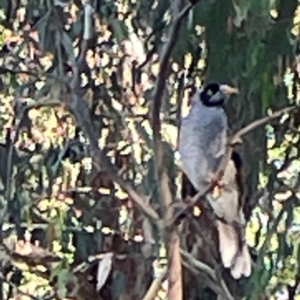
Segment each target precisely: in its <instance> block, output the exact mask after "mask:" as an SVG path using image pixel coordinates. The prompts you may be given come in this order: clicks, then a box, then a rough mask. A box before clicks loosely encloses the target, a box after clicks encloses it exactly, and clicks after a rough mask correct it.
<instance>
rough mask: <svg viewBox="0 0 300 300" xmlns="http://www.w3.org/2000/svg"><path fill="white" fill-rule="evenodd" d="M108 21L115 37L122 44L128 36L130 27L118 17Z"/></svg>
mask: <svg viewBox="0 0 300 300" xmlns="http://www.w3.org/2000/svg"><path fill="white" fill-rule="evenodd" d="M108 23H109V24H110V25H111V27H112V30H113V34H114V37H115V38H116V40H117V43H118V44H119V45H120V44H121V43H122V42H123V41H124V40H125V39H127V38H128V29H127V27H126V25H125V23H124V22H122V21H121V20H119V19H117V18H113V17H112V18H110V19H109V20H108Z"/></svg>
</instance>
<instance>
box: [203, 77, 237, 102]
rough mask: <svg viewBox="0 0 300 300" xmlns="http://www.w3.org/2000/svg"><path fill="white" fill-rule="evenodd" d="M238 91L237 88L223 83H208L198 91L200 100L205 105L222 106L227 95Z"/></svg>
mask: <svg viewBox="0 0 300 300" xmlns="http://www.w3.org/2000/svg"><path fill="white" fill-rule="evenodd" d="M234 93H238V91H237V89H235V88H232V87H230V86H228V85H225V84H218V83H210V84H208V85H206V86H205V87H204V88H203V89H202V90H201V91H200V100H201V102H202V103H203V104H204V105H205V106H209V107H216V106H222V105H223V104H224V102H225V100H226V99H227V98H228V97H229V95H231V94H234Z"/></svg>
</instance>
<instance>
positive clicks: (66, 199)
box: [0, 0, 300, 300]
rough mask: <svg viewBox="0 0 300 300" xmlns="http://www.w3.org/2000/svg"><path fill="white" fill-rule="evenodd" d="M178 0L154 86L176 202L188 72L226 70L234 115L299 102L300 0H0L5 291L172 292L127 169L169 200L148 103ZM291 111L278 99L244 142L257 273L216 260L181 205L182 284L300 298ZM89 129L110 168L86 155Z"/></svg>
mask: <svg viewBox="0 0 300 300" xmlns="http://www.w3.org/2000/svg"><path fill="white" fill-rule="evenodd" d="M191 2H192V1H191ZM189 5H190V8H191V9H190V11H189V13H188V14H187V15H186V17H185V18H184V19H183V21H182V24H181V25H182V26H181V27H182V28H181V30H178V32H177V34H176V41H175V42H176V45H175V47H174V49H173V51H172V53H171V56H170V63H168V64H167V65H166V67H167V69H165V70H164V72H165V73H166V78H165V81H164V84H165V86H166V88H165V89H163V90H162V91H161V94H160V98H161V101H162V105H161V110H160V115H159V116H160V119H161V129H162V130H161V132H162V140H163V143H162V146H163V148H164V155H165V156H164V165H165V167H166V168H167V171H168V172H167V175H168V177H169V183H170V184H169V187H170V194H171V196H172V199H173V200H174V202H178V203H180V201H181V200H184V199H181V180H180V177H181V173H180V171H179V169H178V167H177V166H176V164H175V152H176V149H177V133H178V125H179V120H180V118H181V116H183V115H186V113H187V109H188V108H187V107H188V90H187V89H185V87H186V86H188V85H189V84H190V83H192V84H196V85H201V84H203V83H206V82H208V81H217V82H222V83H227V84H231V85H233V86H237V87H238V88H239V90H240V94H239V95H238V97H235V98H234V99H232V100H230V101H229V103H228V105H227V107H226V109H227V111H228V114H229V118H230V124H231V128H232V129H233V130H234V131H236V130H238V129H240V128H242V127H243V126H245V125H247V124H249V123H251V122H252V121H253V120H256V119H258V118H261V117H263V116H265V115H267V114H269V113H270V112H272V111H274V110H278V109H280V108H283V107H286V106H289V105H291V104H298V98H299V93H298V89H299V84H300V77H299V72H300V56H299V55H300V44H299V41H300V39H299V37H300V35H299V28H300V27H299V26H300V10H299V9H300V6H299V2H298V0H265V1H262V0H199V1H193V3H190V4H189V2H188V1H185V0H179V1H173V0H122V1H121V0H120V1H113V0H94V1H90V2H89V1H80V0H74V1H69V0H27V1H26V0H25V1H20V0H11V1H7V0H0V20H1V22H0V24H1V25H0V74H1V77H0V95H1V96H0V101H1V106H0V128H1V131H0V136H1V139H2V141H1V144H0V226H1V229H2V230H1V231H0V245H1V246H0V257H1V265H0V268H1V273H0V297H1V299H62V298H73V299H88V300H89V299H104V300H127V299H145V300H146V299H167V297H168V296H167V294H168V292H167V289H168V285H167V281H166V280H165V279H166V276H164V272H165V268H166V267H168V265H170V261H169V262H168V258H169V256H168V254H167V253H168V249H167V248H168V246H167V242H166V239H165V237H164V233H163V231H162V230H161V228H162V227H161V226H159V224H161V223H160V222H155V221H153V219H156V216H155V217H153V215H152V217H151V216H150V218H149V215H147V216H146V215H145V214H144V213H143V212H145V209H142V210H141V209H140V208H141V207H140V205H137V200H136V199H133V198H132V197H135V196H132V195H135V194H133V193H132V192H129V193H128V191H129V190H130V188H129V187H128V185H127V182H130V186H133V187H134V190H135V191H136V192H137V193H138V195H143V197H142V198H143V201H144V204H145V203H146V204H145V205H146V206H147V205H148V206H149V205H151V207H152V209H153V211H154V212H156V214H157V216H160V217H161V216H163V215H164V205H163V202H162V201H161V196H160V192H159V183H158V178H157V176H156V175H157V172H156V169H157V160H156V156H155V154H154V150H153V149H154V140H153V134H152V132H153V131H152V126H151V118H150V111H151V107H152V102H153V101H152V100H153V95H154V93H155V84H156V83H157V77H158V75H159V70H160V66H161V65H160V63H161V57H162V55H164V49H165V48H164V47H165V45H166V43H167V42H168V39H169V37H170V30H171V27H172V26H173V21H172V20H174V19H175V18H176V16H177V15H178V13H180V12H181V11H182V10H184V9H185V8H186V7H188V6H189ZM91 7H93V11H92V15H91V14H89V12H88V9H90V8H91ZM87 24H92V26H91V28H90V32H87V31H86V30H87V28H86V26H87ZM76 76H77V77H78V78H79V79H78V78H77V79H78V80H77V82H76V81H74V80H73V79H74V78H76ZM73 81H74V82H73ZM69 82H72V83H73V90H74V89H76V95H79V96H80V98H81V99H83V100H84V101H81V102H80V105H83V107H82V109H81V107H80V106H78V105H77V106H76V105H75V104H74V101H75V100H74V99H75V98H72V97H70V94H72V91H71V92H70V90H69V89H68V88H66V86H68V83H69ZM75 102H76V101H75ZM74 107H75V108H74ZM74 115H75V118H74ZM80 115H81V121H82V122H78V118H79V119H80ZM84 121H86V122H87V123H88V124H89V125H87V126H90V127H85V126H86V125H85V123H84ZM299 125H300V114H296V113H295V114H292V115H285V116H283V117H282V118H280V119H278V120H276V121H272V123H271V124H270V125H268V126H266V127H264V128H259V129H255V130H254V131H253V132H251V133H249V134H248V135H247V136H246V137H245V138H244V139H243V144H242V145H241V146H240V149H239V151H241V153H242V155H243V158H244V161H245V163H244V165H245V181H246V190H247V200H248V201H247V203H246V205H245V213H246V218H247V222H248V223H247V241H248V244H249V246H250V247H251V253H252V256H253V262H254V271H253V274H252V276H251V277H250V278H248V279H242V280H240V281H235V280H233V279H232V278H231V277H230V274H229V272H228V271H227V270H223V269H222V268H221V265H220V258H219V257H218V253H217V245H216V239H215V226H214V224H213V222H212V221H211V219H210V218H208V217H207V215H205V214H203V213H201V214H199V211H198V213H197V211H194V213H192V212H190V214H189V215H188V217H187V218H185V220H183V221H182V223H181V225H180V226H179V236H180V242H181V248H182V249H181V251H182V253H185V254H186V252H189V253H190V254H192V255H193V258H194V259H195V260H197V261H198V264H197V263H195V262H194V261H193V260H192V259H191V257H186V255H182V266H183V269H182V282H183V285H182V290H183V291H182V293H183V296H182V298H181V294H180V293H179V298H178V299H187V300H213V299H218V300H222V299H253V300H254V299H258V300H259V299H289V300H291V299H300V288H298V284H299V281H300V248H299V245H300V244H299V243H300V209H299V207H300V200H299V192H298V189H299V186H300V176H299V166H300V163H299V156H300V153H299V149H300V140H299ZM86 128H92V133H91V132H89V131H88V130H86ZM89 133H90V134H92V136H94V137H95V140H96V144H95V143H93V142H92V139H91V138H90V136H88V134H89ZM97 143H98V145H99V147H100V148H101V155H102V156H103V157H105V158H108V159H107V161H108V162H109V163H108V165H109V168H100V169H99V165H97V162H98V156H99V155H98V154H99V153H98V152H97V151H96V152H95V151H94V150H95V147H96V148H97ZM93 149H94V150H93ZM99 160H100V158H99ZM100 164H101V162H100ZM112 165H114V166H115V168H114V169H113V170H114V171H112ZM112 174H113V175H112ZM124 186H125V187H127V188H124ZM130 191H131V190H130ZM177 251H178V249H177ZM184 251H186V252H184ZM199 263H200V265H201V266H202V265H203V264H205V265H206V266H209V267H210V268H211V269H212V270H213V271H214V274H213V275H214V276H212V274H209V273H207V272H206V271H205V270H206V269H205V268H201V266H200V267H199ZM155 278H156V280H157V283H158V286H159V288H158V289H157V292H156V291H155V292H154V293H152V295H150V294H151V293H148V296H149V297H148V298H147V297H146V294H147V291H148V292H149V287H150V285H151V284H152V282H153V281H154V282H156V281H155ZM160 283H162V284H161V285H160ZM224 285H226V286H227V289H228V293H224ZM169 295H170V294H169ZM144 297H145V298H144ZM230 297H232V298H230ZM172 300H173V299H172ZM174 300H176V299H174Z"/></svg>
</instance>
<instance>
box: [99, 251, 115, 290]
mask: <svg viewBox="0 0 300 300" xmlns="http://www.w3.org/2000/svg"><path fill="white" fill-rule="evenodd" d="M112 257H113V253H106V254H105V255H104V257H103V259H102V260H101V261H99V264H98V273H97V292H99V291H100V289H101V288H102V287H103V285H104V284H105V282H106V280H107V277H108V275H109V273H110V270H111V265H112Z"/></svg>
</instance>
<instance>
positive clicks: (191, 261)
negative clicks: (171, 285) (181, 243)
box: [180, 249, 234, 300]
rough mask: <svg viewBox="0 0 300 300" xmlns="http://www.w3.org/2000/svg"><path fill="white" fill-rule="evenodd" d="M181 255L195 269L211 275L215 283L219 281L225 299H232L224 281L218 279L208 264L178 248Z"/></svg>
mask: <svg viewBox="0 0 300 300" xmlns="http://www.w3.org/2000/svg"><path fill="white" fill-rule="evenodd" d="M180 253H181V255H182V256H183V257H184V258H185V260H186V261H187V262H188V263H189V264H190V265H192V266H193V267H194V268H195V269H197V270H199V271H201V272H204V273H205V274H207V275H208V276H209V277H211V278H212V279H213V280H214V281H215V282H216V283H218V281H220V289H221V290H222V292H223V295H222V296H225V297H226V299H227V300H234V298H233V296H232V295H231V294H230V292H229V290H228V288H227V286H226V283H225V282H224V280H223V279H221V280H219V278H218V276H217V274H216V272H215V271H214V270H213V269H212V268H211V267H210V266H208V265H206V264H205V263H203V262H201V261H199V260H197V259H195V258H194V257H193V256H192V255H191V254H189V253H188V252H186V251H184V250H183V249H181V250H180Z"/></svg>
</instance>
